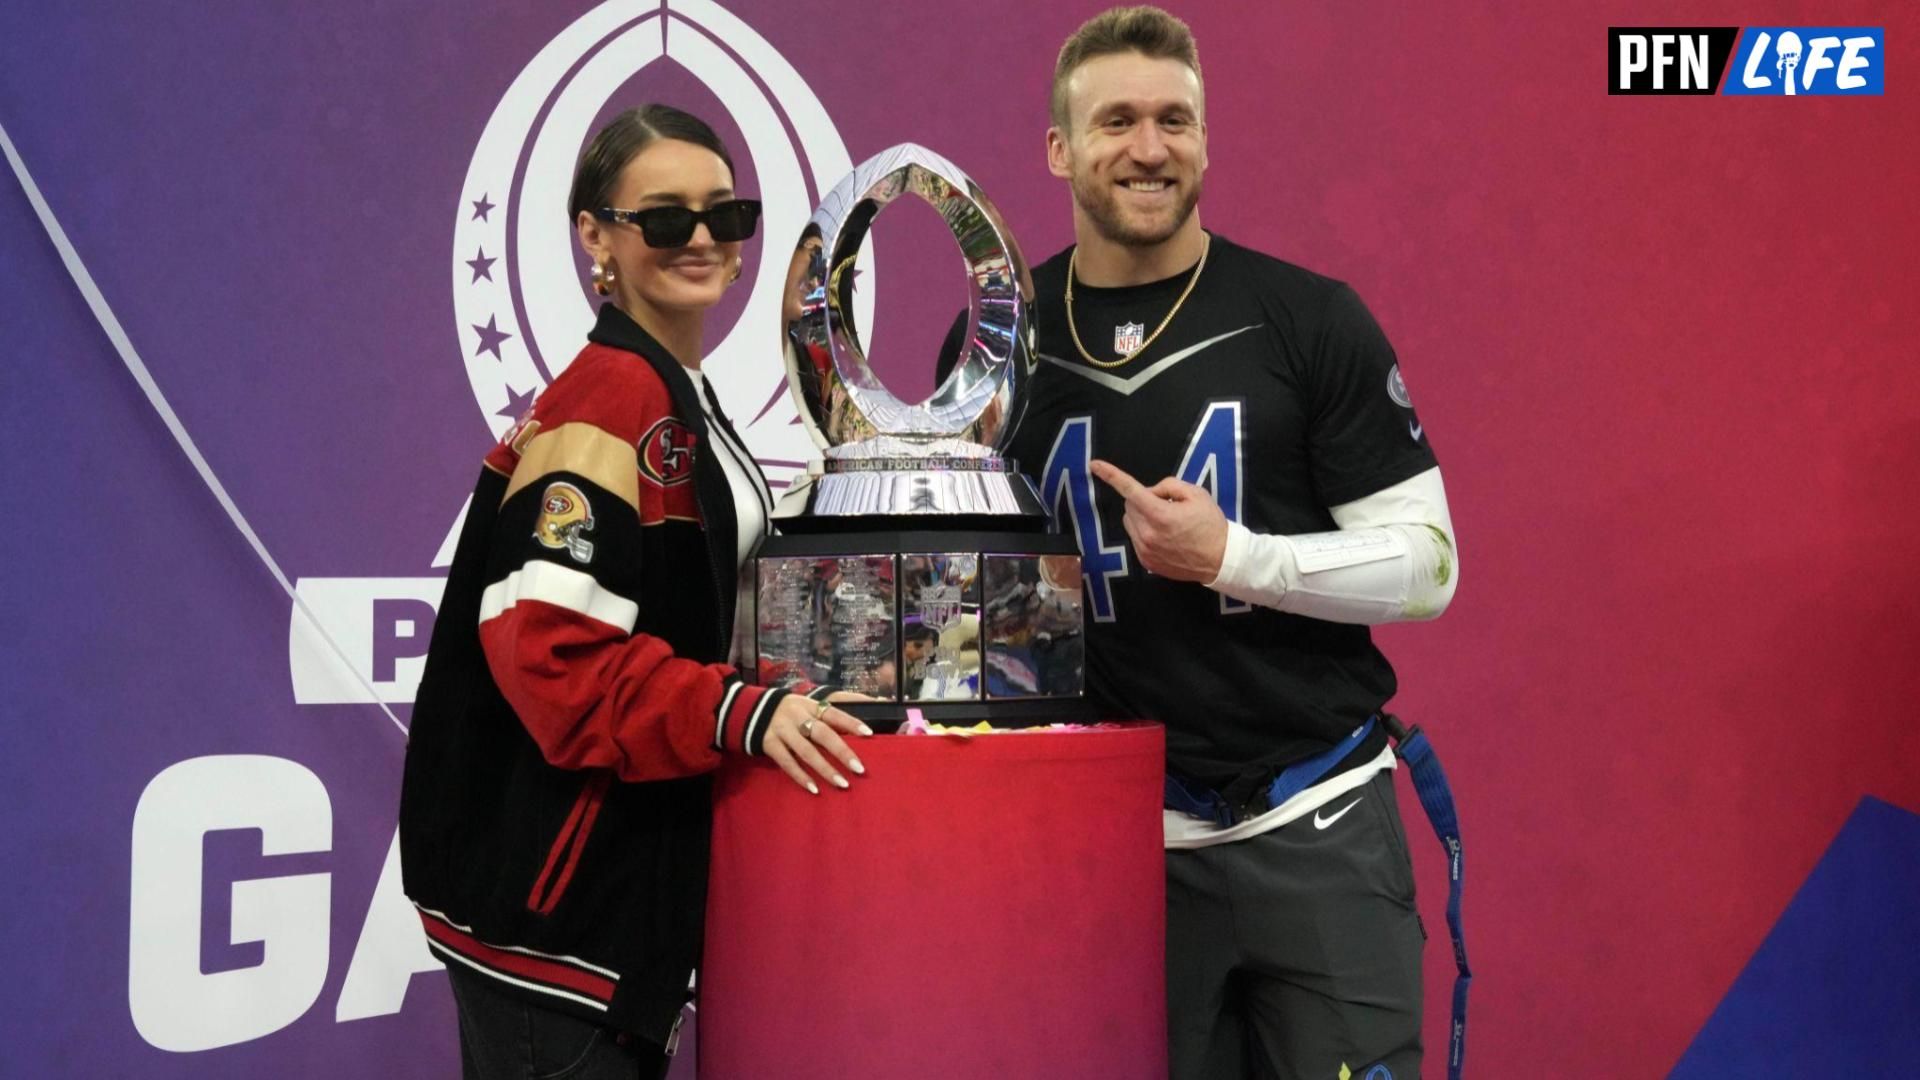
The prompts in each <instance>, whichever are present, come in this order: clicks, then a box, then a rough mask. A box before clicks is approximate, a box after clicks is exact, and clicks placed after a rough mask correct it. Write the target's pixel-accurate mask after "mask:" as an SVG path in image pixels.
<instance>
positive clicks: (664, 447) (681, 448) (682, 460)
mask: <svg viewBox="0 0 1920 1080" xmlns="http://www.w3.org/2000/svg"><path fill="white" fill-rule="evenodd" d="M640 472H641V474H642V475H644V476H645V477H646V478H647V479H649V480H651V481H653V482H654V483H656V484H659V485H660V486H661V487H672V486H673V485H675V484H684V483H686V482H687V481H688V480H690V479H692V477H693V432H691V431H689V430H688V429H687V425H685V424H683V423H681V422H680V421H678V420H675V419H674V418H673V417H671V416H669V417H667V418H665V419H663V420H661V421H660V422H659V423H656V424H654V425H653V426H652V427H650V428H648V429H647V433H646V434H645V435H642V436H640Z"/></svg>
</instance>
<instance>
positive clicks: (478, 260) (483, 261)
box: [467, 248, 500, 285]
mask: <svg viewBox="0 0 1920 1080" xmlns="http://www.w3.org/2000/svg"><path fill="white" fill-rule="evenodd" d="M499 261H500V260H499V259H498V258H492V259H489V258H487V249H486V248H478V249H476V250H475V251H474V253H473V258H471V259H468V260H467V265H468V266H471V267H473V281H479V280H480V279H481V278H486V279H487V280H488V281H492V280H493V264H494V263H497V262H499ZM473 281H469V282H467V284H469V285H471V284H473Z"/></svg>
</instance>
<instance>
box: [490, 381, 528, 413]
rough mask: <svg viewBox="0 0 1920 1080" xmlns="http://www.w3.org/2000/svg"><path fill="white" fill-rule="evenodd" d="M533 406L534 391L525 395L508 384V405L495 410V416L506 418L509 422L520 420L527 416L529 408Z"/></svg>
mask: <svg viewBox="0 0 1920 1080" xmlns="http://www.w3.org/2000/svg"><path fill="white" fill-rule="evenodd" d="M532 404H533V391H531V390H528V391H527V392H525V393H521V392H520V391H518V390H515V389H514V388H513V384H511V383H509V384H507V403H506V404H505V405H503V406H501V407H500V408H498V409H496V410H494V413H493V415H495V416H504V417H506V418H507V419H509V420H518V419H520V418H521V417H522V416H524V415H526V412H527V406H529V405H532Z"/></svg>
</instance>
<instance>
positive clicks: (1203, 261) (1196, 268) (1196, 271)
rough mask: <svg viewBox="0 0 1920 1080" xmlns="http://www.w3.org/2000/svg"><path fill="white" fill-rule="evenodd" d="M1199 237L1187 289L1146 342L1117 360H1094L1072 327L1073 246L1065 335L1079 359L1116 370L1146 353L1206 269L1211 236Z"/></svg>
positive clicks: (1075, 256) (1076, 258) (1076, 247)
mask: <svg viewBox="0 0 1920 1080" xmlns="http://www.w3.org/2000/svg"><path fill="white" fill-rule="evenodd" d="M1200 235H1202V236H1204V237H1206V238H1207V242H1206V243H1205V244H1204V245H1202V246H1201V248H1200V261H1199V262H1197V263H1195V264H1193V276H1192V277H1190V278H1188V279H1187V287H1186V288H1185V289H1182V290H1181V291H1180V299H1178V300H1175V301H1174V302H1173V310H1172V311H1169V312H1167V317H1166V318H1164V319H1161V320H1160V325H1159V326H1156V327H1154V328H1153V333H1151V334H1148V335H1147V340H1145V341H1143V342H1141V343H1140V347H1139V348H1137V349H1135V350H1133V351H1132V352H1130V353H1128V354H1127V355H1125V356H1123V357H1121V358H1120V359H1118V360H1095V359H1094V358H1093V354H1092V353H1090V352H1088V351H1087V347H1086V346H1085V345H1082V344H1080V328H1079V327H1077V326H1075V325H1073V276H1074V275H1073V268H1074V266H1075V264H1076V263H1077V262H1078V261H1079V258H1080V246H1079V245H1078V244H1075V245H1074V248H1073V253H1072V254H1070V255H1068V256H1067V333H1068V334H1069V335H1071V336H1072V337H1073V347H1074V348H1076V349H1079V350H1080V357H1081V359H1083V360H1085V361H1086V362H1087V363H1089V364H1092V365H1093V366H1094V367H1097V368H1117V367H1119V366H1120V365H1122V364H1124V363H1126V362H1127V361H1129V360H1132V359H1133V358H1134V357H1136V356H1139V355H1140V354H1141V353H1143V352H1146V351H1147V347H1148V346H1150V345H1152V344H1153V342H1154V339H1156V338H1158V337H1159V336H1160V332H1161V331H1162V330H1165V329H1166V328H1167V326H1168V325H1169V324H1170V323H1172V322H1173V317H1174V316H1175V315H1178V314H1180V305H1181V304H1184V303H1186V302H1187V297H1189V296H1192V295H1193V287H1194V285H1196V284H1198V283H1199V281H1200V271H1202V270H1205V269H1206V268H1207V252H1209V251H1212V250H1213V234H1212V233H1201V234H1200Z"/></svg>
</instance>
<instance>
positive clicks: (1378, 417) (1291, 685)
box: [956, 236, 1434, 790]
mask: <svg viewBox="0 0 1920 1080" xmlns="http://www.w3.org/2000/svg"><path fill="white" fill-rule="evenodd" d="M1067 255H1068V253H1067V252H1062V253H1060V254H1059V255H1056V256H1054V257H1053V258H1051V259H1049V260H1047V261H1046V262H1045V263H1043V264H1041V265H1040V266H1038V267H1036V268H1035V269H1034V274H1033V277H1034V287H1035V291H1036V294H1037V297H1036V307H1037V312H1036V323H1035V325H1036V328H1037V335H1036V337H1037V341H1036V344H1037V348H1038V352H1039V354H1040V362H1039V368H1038V372H1037V374H1036V375H1035V377H1034V379H1033V382H1032V384H1031V389H1030V395H1031V396H1030V397H1029V398H1028V400H1027V408H1026V412H1025V415H1024V417H1023V418H1022V420H1021V421H1020V427H1019V429H1018V430H1017V431H1016V432H1015V433H1014V436H1013V441H1012V443H1011V447H1010V451H1011V456H1012V457H1013V458H1014V459H1015V460H1016V461H1017V462H1018V463H1019V465H1020V468H1021V470H1022V471H1023V472H1025V473H1027V474H1028V475H1029V476H1031V477H1032V478H1033V479H1034V481H1035V482H1036V484H1037V485H1038V486H1039V488H1040V491H1041V495H1042V497H1043V498H1044V499H1045V501H1046V503H1047V505H1048V507H1049V508H1050V510H1051V511H1052V513H1053V515H1054V521H1055V525H1056V527H1057V528H1059V529H1061V530H1063V531H1066V530H1071V531H1072V533H1073V534H1074V535H1075V536H1076V537H1077V538H1078V540H1079V544H1080V550H1081V554H1082V558H1083V564H1084V570H1085V575H1086V576H1085V581H1086V620H1087V664H1088V670H1087V683H1088V692H1089V694H1090V695H1092V696H1093V697H1094V699H1095V700H1096V702H1097V703H1098V704H1099V705H1100V706H1101V707H1102V708H1104V709H1106V710H1108V711H1109V713H1110V715H1114V716H1122V717H1145V718H1149V719H1153V720H1158V721H1160V722H1161V723H1163V724H1165V725H1166V727H1167V754H1168V760H1169V766H1170V767H1171V768H1172V769H1173V770H1174V771H1176V772H1178V773H1180V774H1182V775H1184V776H1187V777H1190V778H1192V779H1195V780H1198V781H1201V782H1203V783H1207V784H1211V785H1214V786H1216V787H1218V788H1221V789H1229V788H1238V789H1241V790H1245V789H1246V787H1247V785H1248V784H1249V783H1250V782H1257V781H1258V778H1259V777H1261V776H1262V775H1265V774H1268V773H1271V771H1272V770H1273V769H1275V768H1276V767H1278V766H1281V765H1285V764H1286V763H1288V762H1291V761H1294V760H1297V759H1299V758H1302V757H1306V756H1309V755H1311V754H1313V753H1316V752H1319V751H1322V750H1325V749H1326V748H1327V747H1329V746H1330V745H1332V744H1334V743H1336V742H1338V741H1340V740H1341V739H1342V738H1344V737H1345V736H1346V735H1347V734H1348V733H1349V732H1351V731H1352V730H1353V728H1355V727H1356V726H1358V725H1359V724H1360V723H1361V722H1362V721H1364V720H1365V719H1366V718H1367V717H1368V716H1369V715H1371V714H1372V713H1373V712H1375V711H1376V710H1378V709H1379V708H1380V707H1381V706H1382V705H1383V704H1384V703H1385V702H1386V701H1387V699H1388V698H1390V697H1392V696H1393V693H1394V688H1395V687H1394V675H1393V668H1392V667H1391V666H1390V665H1389V664H1388V663H1387V660H1386V657H1384V656H1382V655H1381V653H1380V651H1379V650H1378V649H1377V648H1375V647H1374V644H1373V639H1372V635H1371V634H1370V632H1369V631H1368V628H1367V627H1365V626H1350V625H1343V624H1339V623H1331V622H1325V621H1322V620H1319V619H1312V618H1306V617H1303V616H1299V615H1291V614H1286V613H1283V612H1279V611H1275V610H1272V609H1270V608H1262V607H1255V606H1253V605H1250V604H1246V603H1243V602H1240V601H1236V600H1233V599H1231V598H1229V597H1226V596H1223V595H1221V594H1219V593H1216V592H1214V591H1212V590H1211V589H1207V588H1205V587H1204V586H1201V585H1197V584H1193V583H1189V582H1175V581H1169V580H1167V579H1165V578H1160V577H1156V576H1153V575H1150V574H1148V573H1146V571H1145V570H1143V569H1142V568H1141V567H1140V565H1139V560H1138V559H1137V558H1136V557H1135V556H1134V554H1133V552H1132V550H1131V547H1130V545H1129V543H1128V540H1127V534H1126V530H1125V529H1124V528H1123V527H1122V525H1121V521H1120V519H1121V515H1122V512H1123V510H1124V504H1123V502H1122V500H1121V499H1120V497H1119V496H1118V495H1116V494H1114V492H1113V491H1112V490H1111V489H1109V488H1108V487H1107V486H1106V485H1104V484H1101V483H1099V482H1097V481H1095V480H1094V479H1093V478H1092V477H1091V475H1090V473H1089V472H1088V462H1089V461H1090V460H1091V459H1093V458H1102V459H1104V460H1107V461H1110V462H1112V463H1113V464H1115V465H1118V466H1119V467H1120V468H1122V469H1125V470H1126V471H1127V472H1128V473H1130V474H1132V475H1133V476H1134V477H1135V478H1136V479H1138V480H1139V481H1140V482H1141V483H1143V484H1153V483H1156V482H1157V481H1159V480H1161V479H1162V478H1164V477H1168V476H1178V477H1180V478H1182V479H1185V480H1188V481H1191V482H1193V483H1196V484H1200V485H1202V486H1204V487H1206V488H1208V489H1209V490H1210V491H1211V492H1212V493H1213V497H1214V500H1215V501H1216V502H1217V503H1218V504H1219V505H1220V507H1221V509H1222V510H1224V511H1225V513H1226V515H1227V517H1228V518H1229V519H1231V520H1234V521H1238V522H1240V523H1241V524H1242V525H1245V526H1246V527H1247V528H1249V529H1251V530H1253V531H1254V532H1257V533H1287V534H1292V533H1312V532H1326V531H1330V530H1333V529H1336V528H1338V526H1337V525H1336V524H1335V523H1334V521H1333V518H1332V516H1331V515H1330V513H1329V512H1328V507H1331V506H1337V505H1340V504H1341V503H1345V502H1350V501H1352V500H1354V499H1358V498H1361V497H1362V496H1365V495H1369V494H1372V493H1373V492H1376V491H1379V490H1380V489H1382V488H1385V487H1389V486H1391V485H1393V484H1396V483H1399V482H1400V481H1403V480H1406V479H1408V478H1409V477H1412V476H1414V475H1416V474H1418V473H1421V472H1424V471H1425V470H1427V469H1430V468H1432V467H1433V466H1434V457H1433V452H1432V450H1431V448H1430V447H1429V446H1428V443H1427V439H1426V434H1425V432H1424V430H1423V429H1422V427H1421V424H1420V421H1419V419H1418V417H1416V416H1415V414H1414V412H1413V409H1412V407H1411V404H1410V402H1409V400H1408V398H1407V394H1406V389H1405V384H1404V383H1403V382H1402V381H1401V379H1400V372H1399V367H1398V365H1397V361H1396V360H1395V357H1394V353H1393V348H1392V346H1391V345H1389V344H1388V343H1387V339H1386V336H1385V335H1384V334H1383V333H1382V332H1381V330H1380V327H1379V326H1378V324H1376V323H1375V322H1374V320H1373V317H1372V316H1371V315H1370V314H1368V312H1367V309H1366V307H1365V306H1364V305H1363V304H1361V302H1360V298H1359V297H1358V296H1357V295H1355V293H1354V291H1353V290H1352V289H1351V288H1349V287H1347V286H1346V285H1344V284H1342V283H1340V282H1337V281H1334V280H1331V279H1329V278H1325V277H1322V276H1320V275H1318V274H1314V273H1311V272H1309V271H1306V270H1303V269H1301V268H1299V267H1296V266H1292V265H1290V264H1288V263H1285V262H1282V261H1280V260H1278V259H1274V258H1271V257H1269V256H1266V255H1262V254H1260V253H1259V252H1256V251H1252V250H1249V249H1247V248H1243V247H1240V246H1238V245H1236V244H1233V243H1230V242H1229V241H1227V240H1225V239H1223V238H1221V237H1219V236H1215V237H1213V240H1212V247H1211V250H1210V251H1209V253H1208V256H1207V263H1206V267H1205V269H1204V271H1203V272H1202V274H1201V277H1200V280H1199V281H1198V282H1197V283H1195V285H1194V289H1193V292H1192V294H1191V295H1190V296H1188V297H1187V299H1186V302H1185V304H1183V305H1182V306H1181V308H1180V310H1179V312H1178V313H1177V314H1176V315H1175V316H1174V318H1173V321H1172V322H1171V323H1170V324H1168V326H1167V328H1166V330H1165V331H1164V332H1163V333H1161V334H1160V336H1159V337H1158V338H1156V339H1155V340H1154V341H1153V344H1152V346H1151V347H1150V348H1148V349H1146V350H1145V351H1144V352H1142V353H1141V354H1140V355H1138V356H1136V357H1134V358H1133V359H1132V360H1130V361H1128V362H1127V363H1126V364H1125V365H1123V366H1120V367H1115V368H1106V369H1102V368H1099V367H1095V366H1093V365H1090V364H1088V363H1087V362H1086V360H1085V359H1084V358H1083V357H1082V356H1081V354H1080V350H1079V349H1077V348H1075V346H1074V343H1073V340H1072V338H1071V337H1070V336H1069V331H1068V325H1067V318H1066V307H1065V291H1066V278H1067ZM1189 274H1190V272H1187V273H1181V274H1179V275H1176V276H1175V277H1173V278H1170V279H1168V280H1165V281H1159V282H1153V283H1150V284H1146V285H1138V286H1130V287H1126V288H1117V289H1096V288H1089V287H1087V286H1086V285H1083V284H1076V286H1075V289H1074V311H1073V314H1074V318H1075V321H1076V325H1077V327H1078V329H1079V335H1080V341H1081V342H1082V343H1083V344H1084V345H1085V347H1086V349H1087V350H1088V351H1089V352H1091V353H1092V354H1093V355H1094V356H1095V357H1097V358H1099V359H1101V360H1104V361H1111V360H1117V359H1118V358H1119V357H1120V356H1122V355H1124V354H1125V353H1126V352H1127V351H1129V350H1131V349H1133V348H1135V347H1137V345H1138V343H1139V341H1140V340H1142V339H1143V338H1144V337H1145V336H1146V335H1150V334H1152V333H1153V330H1154V328H1155V327H1157V326H1158V325H1159V324H1160V321H1161V320H1162V319H1163V318H1165V317H1166V315H1167V312H1168V311H1169V310H1171V309H1172V307H1173V305H1174V302H1175V301H1176V300H1177V299H1178V298H1179V295H1180V293H1181V291H1182V290H1183V289H1185V288H1186V285H1187V281H1188V277H1189ZM956 345H957V342H956ZM1380 746H1381V741H1380V740H1378V739H1375V740H1370V746H1369V747H1363V748H1361V751H1360V752H1362V753H1365V754H1366V755H1367V756H1368V757H1371V756H1373V755H1374V754H1377V753H1378V751H1379V749H1380Z"/></svg>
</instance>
